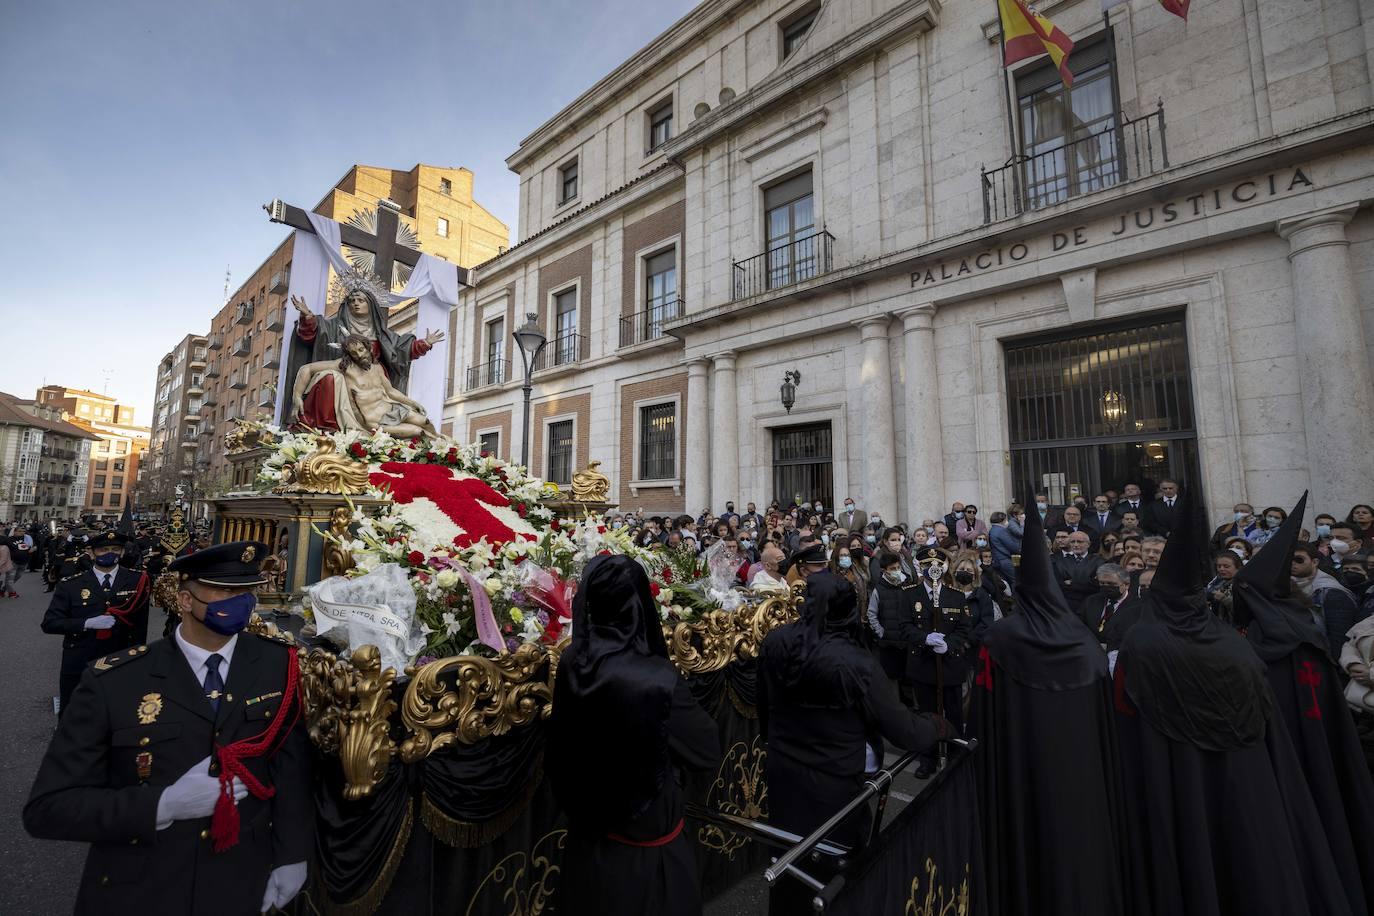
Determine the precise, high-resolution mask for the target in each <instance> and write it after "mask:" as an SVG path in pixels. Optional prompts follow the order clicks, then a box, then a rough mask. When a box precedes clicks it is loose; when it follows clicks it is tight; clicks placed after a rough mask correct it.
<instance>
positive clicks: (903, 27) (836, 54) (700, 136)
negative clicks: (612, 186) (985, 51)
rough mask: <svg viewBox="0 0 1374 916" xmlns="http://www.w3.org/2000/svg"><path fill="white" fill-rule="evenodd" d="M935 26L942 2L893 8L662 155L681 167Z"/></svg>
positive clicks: (758, 88)
mask: <svg viewBox="0 0 1374 916" xmlns="http://www.w3.org/2000/svg"><path fill="white" fill-rule="evenodd" d="M939 21H940V0H908V2H906V3H902V4H900V5H898V6H895V7H893V8H892V9H890V10H887V11H886V12H884V13H883V14H881V15H880V16H878V17H877V18H875V19H873V20H871V21H869V22H868V23H867V24H866V25H865V26H864V27H863V28H862V29H857V30H854V31H851V32H848V33H847V34H846V35H845V36H844V37H842V38H840V39H839V40H838V41H836V42H834V43H833V44H831V45H830V46H829V47H827V48H826V49H825V50H823V51H820V52H819V53H816V54H813V55H812V56H811V57H809V58H807V59H806V60H803V61H801V62H799V63H798V64H797V65H796V66H793V67H784V68H782V69H780V70H777V71H775V72H774V73H772V74H770V75H769V76H767V77H765V78H764V79H763V80H762V81H760V82H759V83H758V84H757V85H755V86H754V87H753V88H751V89H749V90H747V91H746V92H743V93H741V94H740V95H738V96H736V97H735V99H734V100H733V101H732V102H730V103H728V104H726V105H721V106H720V107H718V108H716V109H715V110H714V111H711V112H709V113H707V114H705V115H702V116H701V117H700V118H698V119H696V120H695V121H693V122H692V123H691V125H690V126H689V127H688V128H687V129H686V130H685V131H683V132H682V133H680V134H678V135H677V136H676V137H674V138H673V139H671V140H669V141H668V142H667V143H666V144H665V145H664V147H663V151H664V153H665V154H666V155H667V156H668V158H669V159H677V160H679V161H680V160H681V157H683V156H685V155H686V154H687V153H689V152H691V151H692V150H694V149H697V148H698V147H701V146H704V145H707V144H709V143H711V142H713V141H714V140H715V139H716V138H717V137H718V136H719V135H720V134H722V133H725V132H729V131H734V130H737V129H739V128H740V127H741V126H742V125H743V124H745V123H748V122H749V121H751V120H752V119H753V118H755V117H757V116H758V114H759V113H760V112H762V111H764V110H765V109H767V108H770V107H772V106H774V105H777V104H780V103H782V102H785V101H787V100H788V99H791V98H793V97H794V95H795V93H797V92H800V91H803V90H805V89H806V88H808V87H809V86H811V85H812V84H814V83H816V82H818V81H820V80H824V79H827V78H829V77H831V76H832V75H834V74H835V73H836V72H838V71H842V70H845V69H847V68H848V67H850V66H851V65H852V64H854V63H857V62H859V61H861V60H863V59H865V58H866V57H868V56H870V55H872V54H875V53H876V52H878V51H879V50H881V49H882V48H884V47H885V46H887V45H889V44H891V43H892V42H894V41H896V40H897V39H899V38H901V37H903V36H905V35H908V34H911V33H913V32H915V33H921V32H928V31H930V30H931V29H933V28H935V26H936V25H938V24H939Z"/></svg>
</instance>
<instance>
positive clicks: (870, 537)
mask: <svg viewBox="0 0 1374 916" xmlns="http://www.w3.org/2000/svg"><path fill="white" fill-rule="evenodd" d="M864 540H865V541H866V542H868V543H869V544H876V543H878V537H877V535H874V534H869V535H865V536H864Z"/></svg>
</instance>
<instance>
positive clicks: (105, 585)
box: [100, 573, 110, 592]
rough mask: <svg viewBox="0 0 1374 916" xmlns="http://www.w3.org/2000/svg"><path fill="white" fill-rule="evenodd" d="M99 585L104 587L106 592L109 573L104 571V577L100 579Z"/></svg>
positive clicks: (108, 586)
mask: <svg viewBox="0 0 1374 916" xmlns="http://www.w3.org/2000/svg"><path fill="white" fill-rule="evenodd" d="M100 587H101V588H103V589H105V591H107V592H108V591H109V590H110V574H109V573H106V574H105V576H104V578H102V579H101V580H100Z"/></svg>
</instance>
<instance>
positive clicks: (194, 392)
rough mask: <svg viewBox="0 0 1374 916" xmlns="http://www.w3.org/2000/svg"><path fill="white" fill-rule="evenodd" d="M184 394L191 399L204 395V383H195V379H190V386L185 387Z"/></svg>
mask: <svg viewBox="0 0 1374 916" xmlns="http://www.w3.org/2000/svg"><path fill="white" fill-rule="evenodd" d="M186 393H187V394H188V395H191V396H192V397H195V396H198V395H202V394H204V393H205V383H204V382H201V381H197V380H196V379H191V384H189V385H187V386H186Z"/></svg>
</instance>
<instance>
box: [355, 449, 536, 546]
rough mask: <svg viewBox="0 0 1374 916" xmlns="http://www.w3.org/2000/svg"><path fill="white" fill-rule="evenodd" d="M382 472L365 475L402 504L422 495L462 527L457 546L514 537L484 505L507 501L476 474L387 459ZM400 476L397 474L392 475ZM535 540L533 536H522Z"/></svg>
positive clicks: (502, 540) (433, 465)
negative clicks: (459, 476)
mask: <svg viewBox="0 0 1374 916" xmlns="http://www.w3.org/2000/svg"><path fill="white" fill-rule="evenodd" d="M381 470H382V472H384V473H379V472H376V471H374V472H373V473H371V474H369V475H368V480H369V481H371V483H372V485H373V486H377V487H381V486H386V487H389V488H390V489H391V497H392V499H394V500H396V502H398V503H401V504H405V503H410V502H414V501H415V500H416V499H417V498H419V497H424V498H425V499H428V500H429V501H430V502H432V503H434V504H435V505H436V506H438V507H439V510H440V511H441V512H443V513H444V515H446V516H448V517H449V519H450V520H451V521H452V522H453V523H454V524H455V525H457V526H458V527H459V528H462V529H463V531H462V533H461V534H459V535H458V536H457V537H455V538H454V539H453V543H454V544H455V545H456V546H458V547H470V546H472V545H473V544H475V543H477V542H478V541H479V540H481V539H482V538H484V537H485V538H486V539H487V543H489V544H505V543H508V542H510V541H513V540H515V536H516V533H515V532H514V531H512V530H511V529H510V528H509V527H507V526H506V525H505V524H504V523H503V522H502V521H501V520H500V519H498V518H497V517H496V516H494V515H492V514H491V512H489V511H487V510H486V509H485V508H484V504H485V505H487V506H509V505H510V500H508V499H506V497H504V496H502V495H501V494H500V493H498V492H496V491H495V490H493V489H492V488H491V487H490V486H488V485H487V484H485V483H483V482H482V481H480V480H478V479H477V478H475V477H465V478H463V479H462V480H455V479H454V477H453V472H452V471H451V470H450V469H449V468H446V467H444V466H443V465H441V464H415V463H412V462H409V461H387V462H384V463H383V464H382V466H381ZM395 475H399V476H395ZM521 536H522V537H524V538H525V539H526V540H535V538H534V536H533V535H529V534H523V535H521Z"/></svg>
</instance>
